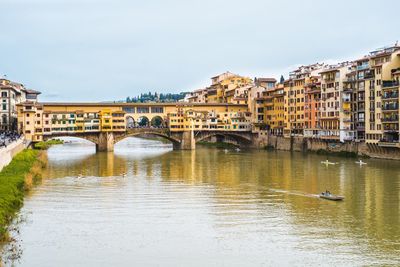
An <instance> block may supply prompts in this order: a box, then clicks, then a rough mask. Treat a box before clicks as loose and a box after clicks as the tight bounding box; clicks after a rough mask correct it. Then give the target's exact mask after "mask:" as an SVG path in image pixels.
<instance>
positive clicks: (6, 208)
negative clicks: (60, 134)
mask: <svg viewBox="0 0 400 267" xmlns="http://www.w3.org/2000/svg"><path fill="white" fill-rule="evenodd" d="M46 164H47V158H46V154H45V153H44V152H42V151H38V150H32V149H26V150H24V151H22V152H20V153H18V154H17V155H16V156H15V157H14V158H13V159H12V161H11V162H10V164H8V165H7V166H5V167H4V168H3V170H2V171H1V172H0V242H4V241H7V240H8V234H7V226H8V224H9V223H10V222H11V221H12V219H13V218H14V217H15V214H16V213H17V211H18V210H19V209H20V208H21V206H22V204H23V200H24V193H25V192H26V191H29V190H30V189H31V188H32V186H33V185H34V184H35V183H36V182H37V181H39V180H40V179H41V177H42V176H41V173H42V169H43V168H44V167H45V166H46Z"/></svg>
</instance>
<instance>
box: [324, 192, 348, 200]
mask: <svg viewBox="0 0 400 267" xmlns="http://www.w3.org/2000/svg"><path fill="white" fill-rule="evenodd" d="M319 197H320V198H323V199H328V200H333V201H338V200H343V199H344V197H343V196H336V195H332V194H326V193H321V194H319Z"/></svg>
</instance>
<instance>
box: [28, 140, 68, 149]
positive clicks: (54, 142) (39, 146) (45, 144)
mask: <svg viewBox="0 0 400 267" xmlns="http://www.w3.org/2000/svg"><path fill="white" fill-rule="evenodd" d="M60 144H64V141H63V140H60V139H51V140H48V141H45V142H44V141H41V142H38V143H35V144H34V145H33V148H35V149H40V150H46V149H48V148H49V147H50V146H52V145H60Z"/></svg>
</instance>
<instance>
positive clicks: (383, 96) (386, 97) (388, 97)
mask: <svg viewBox="0 0 400 267" xmlns="http://www.w3.org/2000/svg"><path fill="white" fill-rule="evenodd" d="M394 98H395V99H397V98H399V94H398V93H386V94H383V95H382V99H394Z"/></svg>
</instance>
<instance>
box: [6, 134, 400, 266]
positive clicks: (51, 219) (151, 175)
mask: <svg viewBox="0 0 400 267" xmlns="http://www.w3.org/2000/svg"><path fill="white" fill-rule="evenodd" d="M48 157H49V166H48V168H47V169H46V171H45V174H44V180H43V182H42V183H41V184H40V185H38V186H37V187H35V188H34V190H33V191H32V192H31V193H30V194H29V195H28V196H27V197H26V200H25V204H24V207H23V209H22V210H21V217H22V218H23V221H22V222H21V223H19V224H18V225H17V226H18V231H16V232H14V233H13V235H14V236H15V238H16V240H17V242H16V244H17V245H16V247H17V248H18V250H19V251H20V253H21V257H20V259H19V260H17V261H14V265H15V266H41V267H43V266H260V265H261V266H310V265H312V266H314V265H319V266H329V265H336V266H365V265H368V266H370V265H397V266H399V265H400V163H399V162H397V161H383V160H372V159H371V160H368V159H367V160H365V161H366V162H367V163H368V164H367V165H364V166H360V165H358V164H356V163H355V159H346V158H338V157H327V156H319V155H315V154H302V153H288V152H267V151H240V152H237V151H234V150H229V151H224V150H217V149H212V148H199V149H197V150H196V151H172V147H171V146H170V145H169V144H163V143H161V142H158V141H154V140H145V139H138V138H129V139H126V140H124V141H122V142H120V143H119V144H118V145H117V146H116V147H115V151H114V153H98V154H96V153H95V150H94V146H93V145H91V144H89V143H85V142H82V141H76V140H74V141H73V142H72V143H68V144H64V145H59V146H54V147H52V148H51V149H50V150H49V151H48ZM327 158H329V160H330V161H334V162H337V164H336V165H329V166H326V165H323V164H321V161H323V160H326V159H327ZM125 173H126V175H124V174H125ZM325 189H328V190H330V191H331V192H334V193H337V194H340V195H343V196H345V200H344V201H343V202H332V201H326V200H322V199H319V198H318V197H317V196H316V194H318V193H319V192H321V191H324V190H325ZM18 232H19V233H18ZM10 264H11V263H10V262H9V263H7V264H6V265H10Z"/></svg>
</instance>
